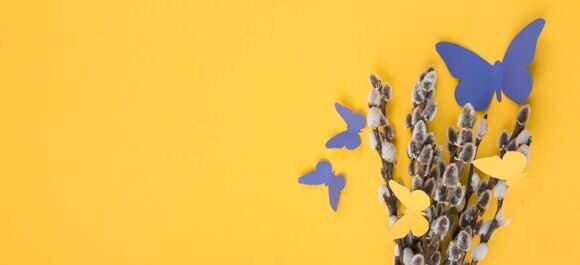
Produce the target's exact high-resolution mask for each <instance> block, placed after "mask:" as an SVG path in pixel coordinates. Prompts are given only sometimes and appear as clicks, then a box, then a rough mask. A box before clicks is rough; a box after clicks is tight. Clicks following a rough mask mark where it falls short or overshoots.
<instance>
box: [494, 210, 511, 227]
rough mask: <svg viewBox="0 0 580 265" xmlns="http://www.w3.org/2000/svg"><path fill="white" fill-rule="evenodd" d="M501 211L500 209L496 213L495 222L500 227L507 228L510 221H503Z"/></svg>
mask: <svg viewBox="0 0 580 265" xmlns="http://www.w3.org/2000/svg"><path fill="white" fill-rule="evenodd" d="M502 212H503V211H502V209H500V210H499V211H498V213H497V215H496V216H495V220H496V221H497V223H498V224H499V225H501V226H507V225H509V224H510V219H507V220H504V219H503V213H502Z"/></svg>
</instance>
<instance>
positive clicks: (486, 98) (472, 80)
mask: <svg viewBox="0 0 580 265" xmlns="http://www.w3.org/2000/svg"><path fill="white" fill-rule="evenodd" d="M435 49H436V50H437V52H438V53H439V55H440V56H441V58H442V59H443V61H444V62H445V65H446V66H447V69H448V70H449V72H450V73H451V75H452V76H453V77H455V78H456V79H459V84H457V87H456V88H455V100H456V101H457V103H458V104H459V105H461V106H463V105H465V104H466V103H471V104H472V105H473V107H474V108H475V110H477V111H482V110H484V109H486V108H487V106H488V105H489V102H490V101H491V98H492V97H493V93H494V92H495V90H496V88H497V87H498V86H499V85H500V84H499V79H498V74H497V73H496V72H495V70H494V69H493V67H492V66H491V65H490V64H489V63H488V62H486V61H485V60H484V59H483V58H481V57H479V56H478V55H477V54H475V53H473V52H472V51H470V50H468V49H465V48H463V47H461V46H459V45H457V44H454V43H451V42H439V43H437V45H436V46H435Z"/></svg>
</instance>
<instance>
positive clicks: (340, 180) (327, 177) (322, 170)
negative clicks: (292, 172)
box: [298, 161, 346, 212]
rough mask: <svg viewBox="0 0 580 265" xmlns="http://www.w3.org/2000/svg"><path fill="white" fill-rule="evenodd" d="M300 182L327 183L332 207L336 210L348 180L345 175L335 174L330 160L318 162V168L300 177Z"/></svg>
mask: <svg viewBox="0 0 580 265" xmlns="http://www.w3.org/2000/svg"><path fill="white" fill-rule="evenodd" d="M298 182H299V183H301V184H306V185H321V184H324V185H326V186H327V187H328V199H329V201H330V207H332V210H334V211H335V212H336V209H337V207H338V199H339V198H340V192H341V191H342V189H344V185H345V184H346V181H345V179H344V177H343V176H335V175H334V172H333V171H332V166H331V165H330V163H329V162H328V161H320V162H318V164H316V169H315V170H314V171H311V172H308V173H307V174H306V175H304V176H302V177H300V178H299V179H298Z"/></svg>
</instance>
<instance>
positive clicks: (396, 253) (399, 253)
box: [393, 244, 401, 257]
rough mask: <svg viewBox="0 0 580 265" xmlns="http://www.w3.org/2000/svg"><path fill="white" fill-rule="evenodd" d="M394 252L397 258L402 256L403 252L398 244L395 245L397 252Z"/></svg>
mask: <svg viewBox="0 0 580 265" xmlns="http://www.w3.org/2000/svg"><path fill="white" fill-rule="evenodd" d="M393 252H394V253H395V257H398V256H399V255H401V251H400V249H399V246H398V245H397V244H395V250H394V251H393Z"/></svg>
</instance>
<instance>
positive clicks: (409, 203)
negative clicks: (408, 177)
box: [389, 180, 431, 212]
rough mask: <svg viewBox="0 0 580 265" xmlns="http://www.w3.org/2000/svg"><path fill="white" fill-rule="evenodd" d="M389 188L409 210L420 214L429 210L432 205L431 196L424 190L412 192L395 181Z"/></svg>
mask: <svg viewBox="0 0 580 265" xmlns="http://www.w3.org/2000/svg"><path fill="white" fill-rule="evenodd" d="M389 187H390V188H391V191H393V193H394V194H395V196H396V197H397V199H399V201H401V202H402V203H403V204H404V205H405V206H406V207H407V209H410V210H413V211H416V212H420V211H423V210H425V209H427V207H429V204H430V203H431V199H430V198H429V195H427V194H426V193H425V192H424V191H422V190H415V191H413V192H411V191H410V190H409V189H407V187H405V186H403V185H401V184H399V183H397V182H396V181H393V180H390V181H389Z"/></svg>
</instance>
